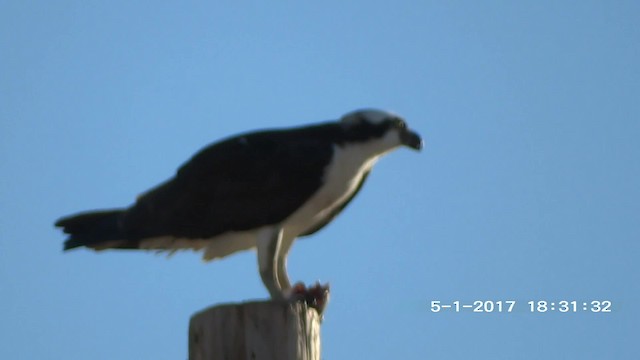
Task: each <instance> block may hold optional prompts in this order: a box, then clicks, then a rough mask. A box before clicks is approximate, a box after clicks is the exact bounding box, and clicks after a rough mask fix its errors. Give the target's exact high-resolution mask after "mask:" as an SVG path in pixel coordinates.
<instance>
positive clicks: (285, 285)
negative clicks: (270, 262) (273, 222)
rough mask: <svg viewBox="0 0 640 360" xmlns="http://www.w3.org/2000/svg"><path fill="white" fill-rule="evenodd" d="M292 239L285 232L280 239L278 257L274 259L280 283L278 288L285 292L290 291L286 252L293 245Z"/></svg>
mask: <svg viewBox="0 0 640 360" xmlns="http://www.w3.org/2000/svg"><path fill="white" fill-rule="evenodd" d="M293 240H294V239H289V238H287V237H286V234H285V235H283V238H282V240H281V241H280V250H279V251H278V258H277V259H276V266H277V271H278V282H279V283H280V288H281V289H282V291H283V293H285V294H287V293H290V292H291V291H290V290H291V281H290V280H289V275H287V254H288V253H289V250H290V249H291V245H293Z"/></svg>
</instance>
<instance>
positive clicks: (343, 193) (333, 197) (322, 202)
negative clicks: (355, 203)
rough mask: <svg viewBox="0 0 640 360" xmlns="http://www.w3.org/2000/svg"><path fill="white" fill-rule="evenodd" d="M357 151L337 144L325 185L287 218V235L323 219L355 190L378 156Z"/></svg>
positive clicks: (296, 233) (285, 223)
mask: <svg viewBox="0 0 640 360" xmlns="http://www.w3.org/2000/svg"><path fill="white" fill-rule="evenodd" d="M358 150H359V149H357V148H356V149H354V148H351V149H349V148H347V149H346V150H345V149H342V148H340V147H335V149H334V156H333V158H332V161H331V163H330V165H329V166H328V167H327V169H326V170H325V172H324V177H323V182H324V185H323V186H322V187H321V188H320V190H318V191H317V192H316V193H315V194H314V195H313V197H312V198H311V199H310V200H309V201H308V202H306V203H305V205H303V206H302V207H301V208H300V209H298V210H297V211H296V212H295V213H293V214H292V215H291V216H289V217H288V218H287V219H286V220H285V222H284V229H285V232H286V233H288V234H287V235H293V236H297V235H298V234H299V233H301V232H303V231H305V230H307V229H309V228H311V227H312V226H314V225H315V224H318V223H320V222H322V221H323V220H324V219H325V218H326V217H327V216H329V215H330V214H331V213H332V212H333V210H335V209H336V208H337V207H339V206H340V205H342V204H343V203H344V202H345V201H346V200H347V199H348V198H349V197H350V196H351V195H352V194H353V192H354V191H356V189H357V187H358V184H360V182H361V181H362V177H363V176H364V174H365V173H366V172H367V171H369V170H370V169H371V167H372V166H373V165H374V163H375V162H376V160H377V159H378V156H377V155H371V154H369V153H368V152H366V151H358Z"/></svg>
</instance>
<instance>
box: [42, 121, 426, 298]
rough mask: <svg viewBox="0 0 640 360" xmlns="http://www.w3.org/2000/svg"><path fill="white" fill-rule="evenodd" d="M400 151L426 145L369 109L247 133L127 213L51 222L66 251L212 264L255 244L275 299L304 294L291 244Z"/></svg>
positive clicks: (208, 152)
mask: <svg viewBox="0 0 640 360" xmlns="http://www.w3.org/2000/svg"><path fill="white" fill-rule="evenodd" d="M400 146H407V147H409V148H412V149H415V150H420V149H421V148H422V140H421V138H420V136H419V135H418V134H416V133H415V132H413V131H411V130H409V129H408V128H407V125H406V123H405V122H404V120H403V119H402V118H400V117H399V116H397V115H395V114H392V113H389V112H385V111H381V110H372V109H369V110H359V111H354V112H351V113H348V114H346V115H344V116H343V117H342V118H341V119H340V120H338V121H331V122H325V123H320V124H316V125H310V126H304V127H297V128H290V129H280V130H266V131H258V132H251V133H246V134H243V135H238V136H234V137H230V138H227V139H226V140H222V141H220V142H217V143H214V144H212V145H210V146H208V147H206V148H204V149H203V150H201V151H200V152H198V153H197V154H196V155H195V156H193V157H192V158H191V160H189V161H188V162H187V163H185V164H184V165H182V167H180V168H179V170H178V171H177V173H176V175H175V176H174V177H173V178H172V179H170V180H168V181H166V182H164V183H162V184H160V185H159V186H157V187H155V188H154V189H152V190H150V191H148V192H147V193H145V194H143V195H141V196H140V197H139V198H138V199H137V200H136V202H135V203H134V204H133V205H131V206H129V207H128V208H122V209H115V210H103V211H92V212H85V213H80V214H76V215H72V216H69V217H65V218H62V219H60V220H58V221H57V222H56V224H55V225H56V226H59V227H61V228H62V229H63V231H64V232H65V233H67V234H69V237H68V238H67V240H66V241H65V243H64V250H69V249H73V248H77V247H87V248H91V249H94V250H104V249H155V250H166V251H169V252H173V251H176V250H179V249H193V250H201V251H202V252H203V253H204V259H205V260H213V259H216V258H222V257H225V256H227V255H229V254H232V253H235V252H237V251H240V250H247V249H251V248H257V252H258V267H259V271H260V276H261V278H262V281H263V283H264V285H265V286H266V288H267V290H268V291H269V294H270V295H271V298H273V299H274V300H284V299H289V298H292V297H293V296H294V295H296V294H297V293H299V292H300V289H298V288H297V286H296V287H292V286H291V282H290V281H289V276H288V275H287V269H286V264H287V254H288V252H289V249H290V248H291V245H292V244H293V241H294V240H295V239H296V238H298V237H301V236H307V235H311V234H313V233H315V232H316V231H318V230H320V229H321V228H323V227H324V226H326V225H327V224H328V223H329V222H331V220H333V218H334V217H335V216H336V215H338V214H339V213H340V212H341V211H342V210H343V209H344V208H345V206H346V205H347V204H348V203H349V202H350V201H351V200H352V199H353V197H354V196H355V195H356V194H357V193H358V191H359V190H360V188H361V187H362V184H363V183H364V181H365V180H366V178H367V176H368V175H369V172H370V171H371V168H372V166H373V165H374V164H375V162H376V161H377V160H378V158H380V156H382V155H384V154H386V153H388V152H390V151H392V150H394V149H396V148H398V147H400ZM317 286H318V287H319V285H317ZM303 287H304V286H303ZM316 289H318V288H316ZM320 290H322V288H320ZM305 291H306V289H305Z"/></svg>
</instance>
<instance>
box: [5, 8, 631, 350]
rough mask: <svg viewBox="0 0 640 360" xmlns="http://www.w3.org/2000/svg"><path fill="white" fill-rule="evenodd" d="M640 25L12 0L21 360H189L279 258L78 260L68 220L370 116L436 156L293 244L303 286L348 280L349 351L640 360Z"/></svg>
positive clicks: (11, 301)
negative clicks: (564, 304)
mask: <svg viewBox="0 0 640 360" xmlns="http://www.w3.org/2000/svg"><path fill="white" fill-rule="evenodd" d="M639 19H640V2H637V1H577V2H576V1H573V2H567V1H529V2H522V1H483V2H479V1H466V2H465V1H461V2H450V1H441V2H434V1H393V2H391V1H385V2H383V1H349V2H347V1H328V2H327V1H323V2H309V1H306V2H295V3H293V2H288V3H274V2H270V3H269V4H266V3H260V4H257V3H252V4H247V3H243V4H238V2H224V3H221V2H213V1H196V2H191V1H190V2H175V3H173V4H169V3H168V2H159V1H153V2H151V1H149V2H142V1H108V2H107V1H104V2H98V1H56V2H53V1H2V2H0V315H1V321H0V358H2V359H67V360H73V359H185V358H186V356H187V326H188V321H189V317H190V315H191V314H193V313H194V312H196V311H198V310H201V309H203V308H205V307H208V306H211V305H214V304H220V303H227V302H238V301H243V300H249V299H261V298H265V297H266V296H267V293H266V291H265V289H264V288H263V286H262V283H261V281H260V279H259V276H258V273H257V268H256V258H255V253H253V252H246V253H242V254H238V255H235V256H233V257H230V258H227V259H225V260H224V261H218V262H213V263H203V262H202V261H201V260H200V256H199V255H198V254H194V253H191V252H185V253H179V254H176V255H175V256H173V257H171V258H169V259H167V258H166V257H165V256H162V255H155V254H153V253H145V252H103V253H93V252H90V251H87V250H78V251H73V252H69V253H62V242H63V240H64V237H63V235H62V234H61V233H60V232H59V231H58V230H56V229H54V228H53V222H54V221H55V220H56V219H57V218H58V217H60V216H63V215H68V214H70V213H74V212H77V211H82V210H88V209H96V208H112V207H119V206H125V205H128V204H130V203H131V202H132V201H133V200H134V199H135V197H136V195H138V194H139V193H141V192H143V191H145V190H146V189H148V188H150V187H152V186H155V185H157V184H158V183H160V182H161V181H163V180H165V179H167V178H169V177H170V176H172V174H173V173H174V171H175V170H176V169H177V167H178V166H179V165H180V164H181V163H183V162H184V161H186V160H187V159H188V158H189V157H190V156H191V155H192V154H193V153H194V152H195V151H197V150H198V149H200V148H202V147H203V146H205V145H207V144H208V143H211V142H213V141H215V140H217V139H220V138H222V137H226V136H229V135H232V134H235V133H238V132H242V131H247V130H250V129H259V128H265V127H284V126H293V125H300V124H306V123H312V122H316V121H323V120H328V119H335V118H338V117H339V116H341V115H342V114H343V113H345V112H348V111H351V110H353V109H356V108H361V107H371V106H373V107H378V108H383V109H389V110H393V111H395V112H397V113H399V114H401V115H403V116H404V117H405V118H406V119H407V121H408V123H409V125H410V126H411V127H412V128H414V129H416V130H417V131H418V132H420V133H421V134H422V136H423V137H424V139H425V143H426V146H425V149H424V151H423V152H422V153H419V154H418V153H414V152H412V151H408V150H399V151H397V152H395V153H393V154H390V155H388V156H387V157H385V158H384V159H382V160H381V161H380V162H379V163H378V165H377V166H376V168H375V169H374V171H373V173H372V176H370V177H369V180H368V183H367V184H366V186H365V187H364V189H363V191H362V192H361V193H360V194H359V196H358V197H357V198H356V199H355V201H354V202H353V203H352V204H351V205H350V206H349V207H348V209H347V210H346V211H345V212H344V213H343V214H342V215H341V216H340V217H338V218H337V220H336V221H335V222H334V223H333V224H331V225H330V226H329V227H328V228H326V229H325V230H323V231H322V232H320V233H318V234H316V235H315V236H313V237H311V238H307V239H303V240H300V241H299V242H298V243H296V245H295V246H294V248H293V250H292V253H291V254H290V256H289V263H290V265H289V272H290V275H291V277H292V279H293V280H303V281H305V282H307V283H310V282H313V281H315V280H316V279H320V280H322V281H329V282H330V283H331V286H332V300H331V303H330V304H329V306H328V308H327V311H326V318H325V322H324V324H323V327H322V341H323V357H324V358H325V359H427V358H428V359H470V358H476V359H568V358H572V359H605V358H606V359H632V358H636V357H637V354H638V353H639V351H640V349H639V346H638V326H637V324H638V322H639V321H640V310H639V308H640V287H639V286H638V280H639V279H640V271H639V267H638V258H639V255H640V241H639V239H640V225H639V224H640V222H639V220H640V219H639V215H640V206H639V205H638V204H639V202H640V187H639V186H638V184H639V178H640V161H639V160H640V144H639V139H640V27H639V26H638V20H639ZM432 300H441V301H443V302H451V301H454V300H461V301H463V302H466V303H470V302H472V301H473V300H494V301H498V300H516V301H517V304H516V308H515V309H514V311H513V312H512V313H508V314H507V313H501V314H499V313H491V314H486V313H485V314H475V313H472V312H470V311H465V312H461V313H453V312H451V311H449V312H444V313H432V312H431V311H430V308H429V305H430V302H431V301H432ZM530 300H547V301H559V300H576V301H579V302H580V303H582V302H583V301H591V300H610V301H612V302H613V306H612V312H611V313H609V314H594V313H590V312H583V311H581V310H580V311H579V313H575V314H574V313H569V314H559V313H557V312H556V313H546V314H532V313H530V312H529V311H528V305H527V301H530Z"/></svg>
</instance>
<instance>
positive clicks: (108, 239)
mask: <svg viewBox="0 0 640 360" xmlns="http://www.w3.org/2000/svg"><path fill="white" fill-rule="evenodd" d="M123 215H124V210H107V211H97V212H90V213H83V214H78V215H73V216H69V217H66V218H62V219H60V220H58V221H57V222H56V224H55V225H56V226H58V227H61V228H62V230H63V231H64V232H65V233H67V234H69V238H67V240H66V241H65V242H64V250H69V249H73V248H77V247H81V246H87V247H91V248H101V247H104V244H105V243H112V242H114V241H115V242H117V241H118V240H122V241H124V240H125V234H124V231H123V228H122V218H123ZM107 247H110V246H107Z"/></svg>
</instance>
